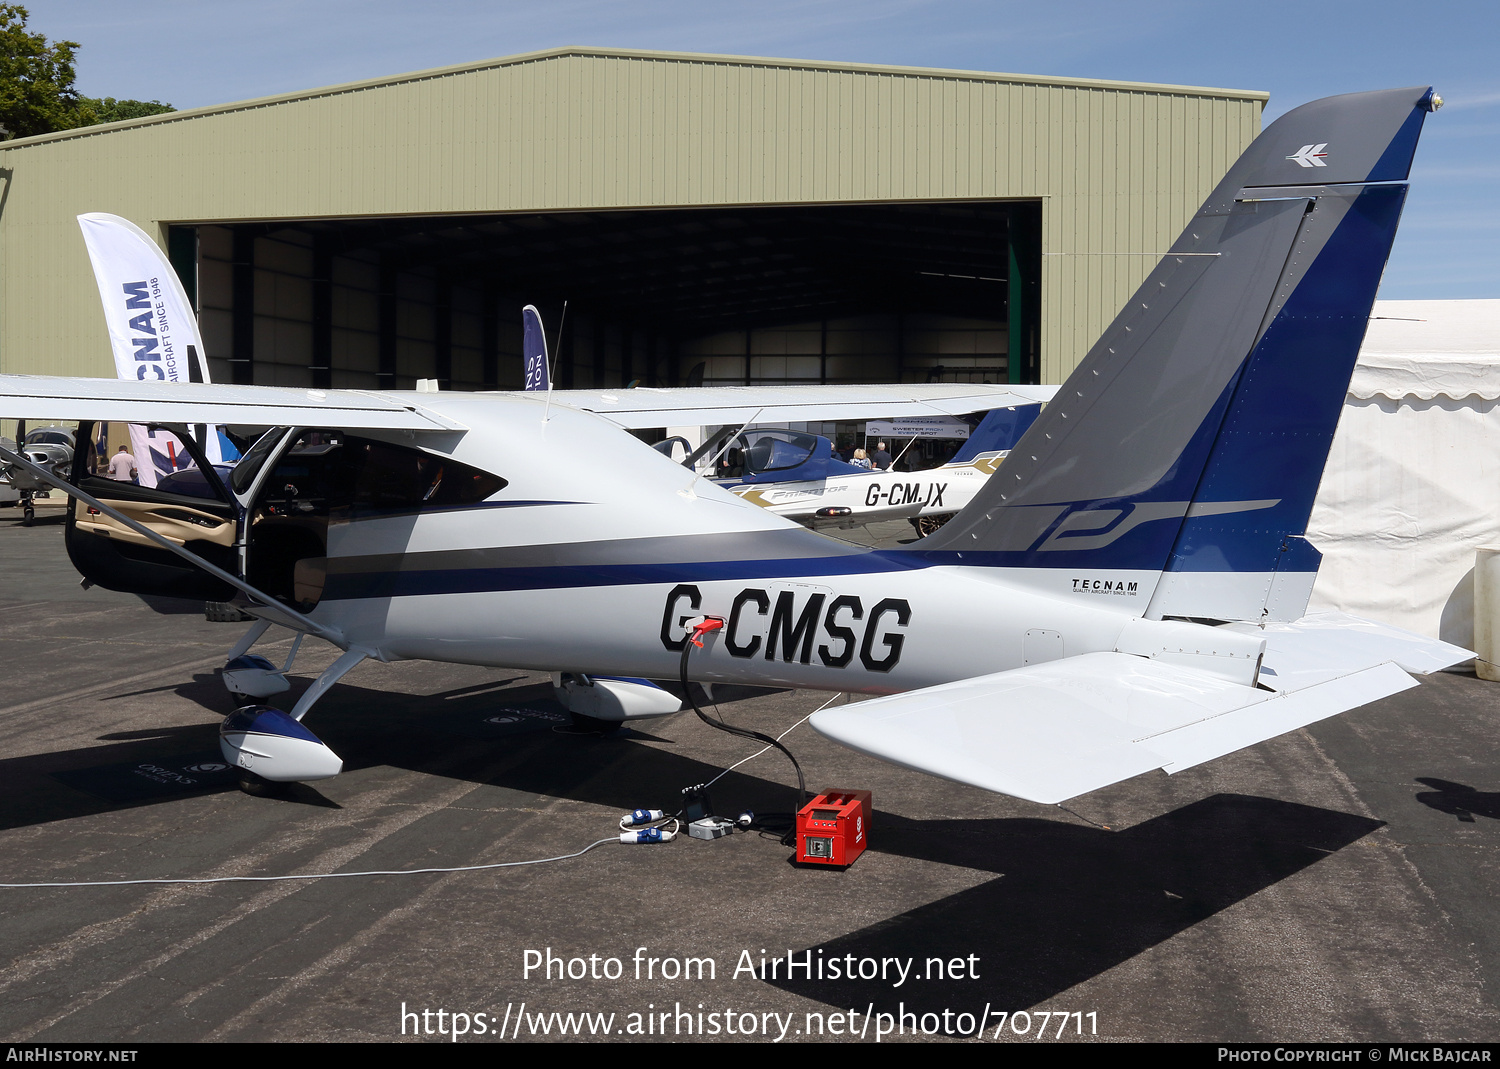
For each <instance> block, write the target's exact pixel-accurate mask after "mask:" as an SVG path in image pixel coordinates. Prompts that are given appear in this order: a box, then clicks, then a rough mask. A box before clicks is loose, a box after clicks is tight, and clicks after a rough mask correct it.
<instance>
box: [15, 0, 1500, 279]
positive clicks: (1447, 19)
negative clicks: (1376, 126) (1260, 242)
mask: <svg viewBox="0 0 1500 1069" xmlns="http://www.w3.org/2000/svg"><path fill="white" fill-rule="evenodd" d="M26 6H27V7H28V9H29V11H30V12H31V19H30V22H29V27H30V29H31V30H32V31H33V32H40V33H44V34H46V35H47V36H48V38H50V39H53V40H58V39H63V40H71V41H76V42H78V43H79V45H80V46H81V47H80V49H79V53H78V63H77V67H78V83H77V84H78V89H79V91H80V92H82V93H84V94H86V95H88V96H112V97H126V98H134V99H137V100H161V101H164V102H166V103H169V104H172V105H174V106H176V107H178V108H190V107H200V106H204V105H210V104H222V103H227V102H230V101H235V100H245V99H250V98H253V97H259V96H267V95H270V94H274V93H283V92H290V91H294V90H299V89H311V88H314V87H317V86H323V85H333V84H337V83H340V82H349V81H355V80H358V79H362V78H376V77H382V76H385V75H393V74H400V73H404V72H406V71H413V70H422V69H425V68H430V67H441V66H447V65H450V64H455V63H466V62H470V61H474V60H483V59H491V58H494V57H498V56H508V55H515V54H517V53H521V52H532V51H536V50H539V49H546V48H556V47H561V46H565V45H584V46H596V47H597V46H605V47H616V48H650V49H662V50H668V51H681V52H713V53H727V54H733V55H753V56H776V57H784V58H791V59H809V60H833V61H844V62H853V63H891V64H899V65H906V66H920V67H948V68H959V69H966V70H983V71H1004V72H1008V73H1017V74H1039V75H1052V76H1067V77H1081V78H1108V79H1119V80H1126V81H1141V82H1165V83H1173V84H1181V85H1200V86H1217V87H1223V88H1233V89H1259V90H1265V91H1267V92H1269V93H1270V94H1271V100H1270V102H1269V104H1268V105H1267V108H1266V112H1265V118H1266V121H1267V122H1269V121H1270V120H1272V119H1274V118H1276V116H1278V115H1280V114H1282V113H1283V112H1285V111H1287V110H1289V109H1291V108H1293V107H1296V106H1297V105H1298V104H1302V103H1305V102H1306V101H1308V100H1312V99H1315V98H1317V97H1321V96H1328V95H1331V94H1334V93H1349V92H1356V91H1359V90H1364V89H1386V88H1394V87H1399V86H1414V85H1434V86H1435V87H1436V88H1437V91H1438V93H1439V94H1441V95H1442V97H1443V98H1444V100H1445V101H1446V106H1445V107H1444V108H1443V109H1442V110H1441V111H1439V112H1437V113H1436V114H1435V115H1433V116H1431V117H1430V118H1429V119H1428V121H1427V125H1426V129H1425V131H1424V133H1423V136H1422V143H1421V145H1420V147H1419V148H1418V150H1417V159H1416V164H1415V166H1414V168H1413V170H1412V176H1411V180H1412V191H1411V194H1410V196H1409V198H1408V201H1407V207H1406V213H1405V216H1404V218H1403V221H1402V225H1401V230H1400V232H1399V233H1398V235H1397V238H1396V246H1395V249H1394V250H1393V252H1392V254H1391V259H1390V262H1389V264H1388V265H1387V268H1386V273H1385V280H1384V282H1383V284H1382V286H1381V292H1380V296H1381V297H1382V298H1385V299H1397V300H1400V299H1432V298H1461V297H1494V298H1500V252H1497V243H1500V205H1497V192H1500V3H1496V2H1495V0H1488V2H1482V0H1452V2H1445V0H1428V2H1425V3H1416V2H1412V0H1403V2H1401V3H1396V2H1391V0H1361V2H1352V0H1300V2H1290V0H1258V2H1248V0H1232V2H1212V3H1210V2H1205V0H1135V2H1132V3H1120V2H1105V0H1052V2H1047V0H1043V2H1038V0H1024V2H1016V0H756V2H754V3H747V2H741V3H723V2H718V0H632V2H625V0H546V2H542V0H489V2H483V0H427V2H425V3H420V4H418V3H410V2H397V0H258V2H256V3H253V4H249V3H244V2H233V3H227V2H221V0H156V2H154V3H152V4H150V5H144V4H130V3H121V2H120V0H35V2H32V3H29V4H27V5H26Z"/></svg>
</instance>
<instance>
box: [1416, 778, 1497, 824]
mask: <svg viewBox="0 0 1500 1069" xmlns="http://www.w3.org/2000/svg"><path fill="white" fill-rule="evenodd" d="M1417 782H1418V783H1421V784H1424V785H1426V786H1428V787H1433V788H1436V789H1435V790H1431V791H1423V792H1421V793H1420V794H1418V795H1417V801H1419V802H1421V803H1422V804H1423V805H1425V806H1428V807H1429V808H1432V809H1436V810H1437V811H1438V812H1439V813H1451V814H1453V815H1454V816H1455V817H1457V818H1458V819H1459V820H1461V821H1463V822H1464V823H1465V824H1473V823H1474V818H1475V817H1476V816H1480V817H1489V818H1490V819H1491V820H1500V792H1496V791H1481V790H1478V789H1477V788H1474V787H1470V786H1468V785H1466V784H1463V783H1454V782H1452V781H1451V780H1446V779H1436V778H1435V777H1432V776H1418V777H1417Z"/></svg>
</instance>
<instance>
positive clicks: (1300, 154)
mask: <svg viewBox="0 0 1500 1069" xmlns="http://www.w3.org/2000/svg"><path fill="white" fill-rule="evenodd" d="M1327 147H1328V142H1327V141H1324V142H1323V143H1322V144H1321V145H1303V146H1302V147H1301V148H1299V149H1298V150H1297V151H1296V152H1294V153H1292V154H1291V155H1290V156H1288V157H1287V159H1289V160H1293V161H1295V162H1296V164H1297V166H1298V167H1327V166H1328V164H1327V163H1326V162H1325V161H1326V160H1327V159H1328V153H1326V152H1324V151H1323V150H1324V149H1325V148H1327Z"/></svg>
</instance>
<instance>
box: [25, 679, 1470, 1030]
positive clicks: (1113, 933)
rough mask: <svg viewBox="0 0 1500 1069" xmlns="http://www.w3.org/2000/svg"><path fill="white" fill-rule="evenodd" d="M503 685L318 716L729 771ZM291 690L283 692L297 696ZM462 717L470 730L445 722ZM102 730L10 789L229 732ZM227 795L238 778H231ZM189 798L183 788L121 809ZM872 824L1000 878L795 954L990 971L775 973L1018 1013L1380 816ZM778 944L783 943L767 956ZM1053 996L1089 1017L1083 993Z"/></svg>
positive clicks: (389, 751) (506, 746) (414, 736)
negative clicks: (481, 724)
mask: <svg viewBox="0 0 1500 1069" xmlns="http://www.w3.org/2000/svg"><path fill="white" fill-rule="evenodd" d="M497 686H500V684H499V683H496V684H493V685H480V686H470V687H464V688H459V689H457V690H454V691H449V692H446V693H442V694H435V695H425V696H424V695H409V694H392V693H388V692H383V691H376V690H372V689H365V688H360V687H354V686H345V687H343V688H341V692H340V693H339V694H338V695H337V696H333V695H330V697H329V699H328V700H327V701H325V703H323V704H321V705H320V706H319V710H318V712H319V716H318V725H317V728H318V731H319V733H320V735H322V737H323V738H324V739H325V740H326V741H327V742H328V743H329V745H331V746H333V747H334V749H335V750H336V751H337V752H339V753H341V754H342V755H343V756H344V759H345V768H346V769H350V770H354V769H359V768H362V767H369V766H373V765H387V766H394V767H400V768H408V769H412V770H416V771H421V772H423V773H427V774H433V775H439V776H444V777H448V778H455V779H469V780H471V781H473V782H474V783H475V784H476V785H479V784H485V785H489V786H491V787H496V788H502V789H503V790H504V796H507V797H513V798H516V799H518V800H522V799H525V798H526V797H527V796H550V797H566V798H570V799H573V800H577V801H584V802H589V803H594V804H599V805H605V806H611V807H614V808H618V809H621V810H626V809H630V808H633V807H634V806H637V805H641V804H664V805H670V804H672V800H673V798H674V797H675V795H676V791H677V790H678V789H679V788H680V787H682V786H687V785H690V784H694V783H701V782H704V781H705V780H707V779H708V778H711V777H712V776H713V775H714V774H716V773H717V772H718V768H717V767H716V766H714V765H710V764H707V763H705V762H702V761H698V760H695V759H693V758H690V757H686V756H683V755H680V754H676V753H673V752H671V751H670V750H666V749H662V748H659V747H656V746H643V745H636V744H632V734H631V733H622V734H621V735H618V736H615V737H601V736H592V735H569V734H565V733H559V732H555V731H552V730H547V729H546V725H545V723H544V724H542V725H541V726H539V727H538V728H537V729H536V730H530V731H527V732H524V733H518V734H512V735H500V736H497V737H494V738H489V739H485V738H482V737H477V736H474V735H472V734H469V733H468V732H467V730H466V728H465V725H469V724H472V723H473V722H474V721H475V720H476V718H481V714H485V715H486V716H493V714H495V712H496V709H497V708H500V709H502V710H504V709H511V710H516V709H520V708H522V707H526V706H530V707H532V708H533V709H544V707H545V705H546V703H547V702H548V701H550V692H551V689H550V687H548V686H546V685H540V686H537V685H531V686H524V687H510V688H505V689H496V687H497ZM179 689H180V691H181V692H183V693H184V694H185V695H187V696H192V697H198V698H202V699H210V698H211V699H212V702H213V704H214V705H224V704H227V703H229V701H230V699H229V698H228V696H227V695H225V694H224V692H223V690H222V688H219V687H218V684H217V681H216V679H215V678H214V677H213V676H209V675H203V676H200V677H198V678H196V679H195V680H193V681H192V682H191V683H186V684H183V685H182V686H181V687H180V688H179ZM300 689H301V688H300V686H299V687H296V688H294V690H300ZM725 691H727V688H724V689H723V690H721V692H720V693H719V694H718V695H717V697H718V698H719V700H720V702H721V703H724V702H727V701H730V700H732V699H733V698H734V697H735V696H736V695H735V694H734V693H733V692H729V693H725ZM284 697H286V698H287V700H288V701H290V700H292V697H293V696H292V695H287V696H284ZM501 703H504V704H503V705H502V704H501ZM205 704H207V702H206V701H205ZM213 711H214V712H215V713H216V712H217V710H213ZM544 711H545V710H544ZM689 715H690V714H689ZM558 719H561V718H560V717H559V718H558ZM455 725H456V726H457V729H458V730H448V728H452V727H454V726H455ZM633 730H634V729H632V732H633ZM653 730H654V731H656V732H658V733H659V735H667V736H670V735H671V734H672V731H673V728H672V723H671V721H666V722H663V721H657V722H655V724H654V725H653ZM466 734H468V737H465V735H466ZM658 737H659V736H658ZM104 738H106V739H108V740H109V741H110V745H109V746H105V747H91V748H88V749H80V750H74V751H64V752H59V753H53V754H42V755H36V756H32V757H24V758H15V759H12V760H9V761H3V762H0V783H11V784H16V783H18V782H24V781H26V780H27V779H28V778H29V779H30V781H31V782H32V783H33V784H34V783H36V782H37V779H36V777H37V776H38V774H40V775H43V776H51V777H52V778H53V779H54V781H55V780H56V779H57V778H60V777H59V773H67V772H69V771H70V770H71V771H73V772H75V773H76V772H77V771H79V770H86V769H88V768H97V767H99V766H100V765H103V764H107V763H110V762H116V763H118V762H124V761H154V762H158V763H162V764H165V763H166V761H167V759H168V758H169V757H170V756H171V755H177V756H182V755H184V754H188V755H190V754H193V753H202V752H205V751H207V750H209V749H210V748H212V747H214V746H216V743H217V720H216V719H215V721H214V722H212V723H205V724H202V725H192V726H187V727H181V726H179V727H171V728H167V729H164V730H161V731H151V730H143V731H142V730H137V731H124V732H119V733H113V734H111V735H108V736H104ZM665 741H670V739H667V740H665ZM1448 786H1456V785H1448ZM217 789H220V790H225V789H233V788H232V787H229V786H228V785H227V784H226V785H221V786H219V787H218V788H217ZM295 790H298V791H303V792H308V793H306V796H305V797H301V798H300V799H299V798H293V800H301V801H304V802H312V803H313V804H319V802H320V800H321V798H322V796H321V795H317V794H316V792H315V791H313V790H312V788H310V787H298V788H295ZM4 795H5V805H4V811H3V817H4V819H3V820H0V825H3V826H7V827H14V826H17V825H21V824H32V823H40V822H43V821H55V820H66V819H68V818H70V817H74V816H80V815H84V814H87V813H94V812H100V811H104V810H110V809H122V808H125V807H126V806H122V805H111V804H109V803H108V802H104V801H101V800H100V799H98V798H95V797H90V796H89V795H88V794H85V793H83V792H81V791H76V790H67V789H61V788H58V789H53V790H47V791H34V790H33V791H27V790H25V789H24V788H22V789H14V788H13V789H11V790H6V791H5V792H4ZM180 798H181V794H180V793H179V794H176V795H172V796H163V797H158V798H149V799H141V800H138V801H135V802H131V803H127V805H149V804H160V803H162V802H171V801H175V800H178V799H180ZM721 798H722V799H723V800H725V801H730V802H732V803H733V805H734V806H735V807H736V808H738V807H747V808H753V809H756V810H757V811H759V812H769V811H773V810H786V809H789V808H790V804H791V802H792V800H793V799H792V796H791V793H790V791H789V789H788V787H787V786H786V785H785V784H783V783H776V782H773V781H770V780H765V779H760V778H757V777H755V776H750V775H744V774H742V773H740V772H732V773H730V774H729V775H727V776H726V777H725V778H724V779H723V780H721V781H720V782H719V784H718V785H716V787H715V799H716V800H718V799H721ZM658 800H659V801H658ZM321 804H331V803H327V802H326V801H322V803H321ZM871 824H872V828H873V829H874V831H875V840H874V841H875V846H873V847H872V849H873V850H875V851H877V852H880V853H887V854H896V855H900V856H904V857H909V858H914V859H918V860H922V861H930V862H935V863H940V864H944V865H958V866H963V867H966V868H970V869H975V870H979V871H988V872H994V873H996V874H997V878H996V879H993V880H989V881H987V882H985V883H983V884H981V885H979V886H977V887H973V888H970V889H969V890H966V891H963V892H960V893H958V894H955V895H950V896H948V897H947V898H944V899H941V900H940V901H937V902H933V903H931V904H929V905H925V906H922V907H919V908H917V909H914V910H911V911H909V912H906V913H902V914H899V915H897V916H894V917H891V918H890V919H888V920H885V921H883V922H881V923H879V924H876V925H873V926H870V927H867V928H863V929H861V930H859V931H856V932H853V933H851V934H849V935H846V936H843V937H841V938H839V939H836V940H833V941H831V942H829V943H825V944H822V945H820V946H816V947H811V948H807V947H796V948H785V949H792V950H794V951H795V952H796V954H797V957H798V960H804V958H803V954H804V953H805V952H810V953H811V955H812V957H811V958H810V959H806V960H811V961H813V962H814V963H816V961H817V960H818V959H820V958H821V959H823V960H824V961H827V960H831V959H832V958H834V957H838V958H846V956H852V957H853V959H854V960H856V961H858V960H859V959H863V958H873V959H876V960H877V961H879V960H881V959H886V958H901V959H914V962H913V966H914V969H915V971H916V973H917V975H920V974H921V973H922V972H923V971H924V970H925V968H926V964H927V961H928V959H930V958H941V959H943V960H944V961H945V962H948V961H951V960H952V959H955V958H962V959H965V961H967V959H968V956H969V955H971V954H972V955H977V958H978V960H977V962H976V963H975V965H974V970H975V971H976V972H977V973H978V977H977V978H975V979H965V980H963V981H952V980H948V981H943V982H936V981H935V980H925V979H915V978H914V979H910V980H908V981H907V982H906V983H904V984H903V985H902V986H901V987H900V988H895V987H892V986H891V982H892V981H891V980H890V979H888V980H887V981H886V982H884V983H882V982H880V981H878V980H870V979H856V980H852V981H850V980H843V979H839V980H832V979H826V978H825V979H823V980H819V979H817V978H816V972H815V973H814V978H813V979H810V980H808V979H803V978H802V977H801V976H800V975H799V976H798V977H797V978H796V979H792V980H787V979H785V978H784V974H783V978H778V979H774V980H769V979H768V981H767V982H768V983H770V984H772V985H773V986H776V987H780V988H784V989H786V990H788V991H791V992H795V993H796V994H798V995H801V996H804V997H808V998H812V999H815V1000H818V1001H821V1002H824V1003H826V1004H828V1005H829V1006H830V1007H832V1008H834V1009H849V1008H857V1009H860V1011H861V1012H863V1011H864V1009H865V1007H867V1006H868V1005H869V1003H870V1002H871V1001H872V1000H874V1001H875V1002H876V1006H877V1009H879V1010H885V1011H888V1012H889V1011H892V1010H894V1009H895V1008H896V1007H897V1005H898V1003H904V1008H905V1009H906V1010H908V1011H910V1012H915V1013H917V1014H922V1013H927V1012H935V1013H941V1012H942V1011H943V1010H945V1009H953V1010H955V1012H959V1011H962V1012H968V1013H970V1014H978V1013H980V1012H981V1010H982V1008H983V1006H984V1004H985V1003H986V1002H988V1003H989V1004H990V1005H991V1006H993V1007H996V1008H1001V1009H1006V1010H1017V1009H1025V1008H1027V1007H1033V1006H1039V1005H1041V1004H1043V1003H1045V1002H1046V1001H1047V1000H1048V999H1050V998H1052V997H1053V996H1055V995H1057V994H1058V993H1060V992H1062V991H1066V990H1067V989H1069V988H1071V987H1073V986H1074V985H1076V984H1078V983H1080V982H1082V981H1084V980H1087V979H1089V978H1090V977H1093V976H1096V975H1098V974H1099V973H1101V972H1103V971H1105V970H1107V969H1109V968H1112V967H1113V966H1115V965H1117V964H1119V963H1121V962H1123V961H1125V960H1128V959H1129V958H1131V957H1134V956H1135V955H1137V954H1139V953H1141V952H1142V951H1144V950H1147V949H1149V948H1150V947H1152V946H1155V945H1157V944H1158V943H1161V942H1163V941H1164V940H1167V939H1169V938H1171V937H1172V936H1174V935H1176V934H1178V933H1180V932H1182V931H1184V930H1185V929H1188V928H1190V927H1192V926H1193V925H1195V924H1197V923H1198V922H1199V921H1201V920H1203V919H1204V918H1207V917H1210V916H1212V915H1214V914H1216V913H1218V912H1220V911H1222V910H1224V909H1227V908H1228V907H1230V906H1232V905H1234V904H1235V903H1237V902H1240V901H1243V900H1244V899H1246V898H1249V897H1251V896H1252V895H1254V894H1256V893H1257V892H1259V891H1262V890H1264V889H1265V888H1267V887H1269V886H1271V885H1273V884H1275V883H1277V882H1278V881H1280V880H1284V879H1286V878H1287V877H1288V876H1291V875H1293V874H1294V873H1296V872H1299V871H1301V870H1302V869H1304V868H1306V867H1308V866H1309V865H1312V864H1313V863H1314V862H1316V861H1319V860H1321V859H1323V858H1326V857H1327V856H1328V855H1329V854H1330V853H1332V852H1334V851H1337V850H1339V849H1342V848H1343V847H1345V846H1347V845H1349V844H1350V843H1353V842H1355V841H1356V840H1358V839H1360V838H1361V837H1363V836H1365V835H1367V834H1369V833H1370V832H1371V831H1373V830H1375V829H1376V828H1379V827H1381V826H1382V824H1381V822H1379V821H1376V820H1370V819H1367V818H1364V817H1359V816H1353V815H1350V814H1346V813H1339V812H1334V811H1331V810H1326V809H1319V808H1315V807H1311V806H1305V805H1298V804H1294V803H1290V802H1283V801H1277V800H1273V799H1267V798H1257V797H1248V796H1240V795H1215V796H1212V797H1209V798H1206V799H1203V800H1201V801H1198V802H1195V803H1193V804H1190V805H1187V806H1184V807H1182V808H1180V809H1177V810H1175V811H1173V812H1170V813H1166V814H1164V815H1162V816H1159V817H1156V818H1155V819H1153V820H1149V821H1146V822H1145V823H1143V824H1140V825H1137V826H1135V827H1132V828H1128V829H1126V830H1124V831H1118V832H1114V831H1106V830H1103V829H1095V828H1087V827H1081V826H1078V825H1074V824H1069V823H1065V822H1062V821H1059V820H1042V819H1031V818H1009V819H986V820H967V819H941V820H911V819H908V818H906V817H902V816H898V815H896V814H892V813H887V812H882V811H877V812H876V813H875V814H874V816H873V818H872V821H871ZM807 876H808V879H809V880H827V881H829V882H828V889H829V891H830V892H833V893H841V889H840V888H839V887H838V886H837V884H838V882H839V881H840V879H841V874H840V873H839V872H837V871H833V870H819V869H809V871H808V872H807ZM769 949H770V948H768V950H769ZM783 952H784V949H783V948H777V949H776V950H773V951H771V953H770V954H768V955H767V956H768V957H771V956H776V955H778V954H780V953H783ZM814 968H815V969H816V965H815V966H814ZM1057 1009H1059V1010H1061V1009H1067V1010H1070V1011H1073V1010H1081V1011H1083V1012H1085V1013H1086V1012H1087V1011H1088V1009H1089V1007H1087V1006H1067V1007H1063V1006H1058V1007H1057Z"/></svg>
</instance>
